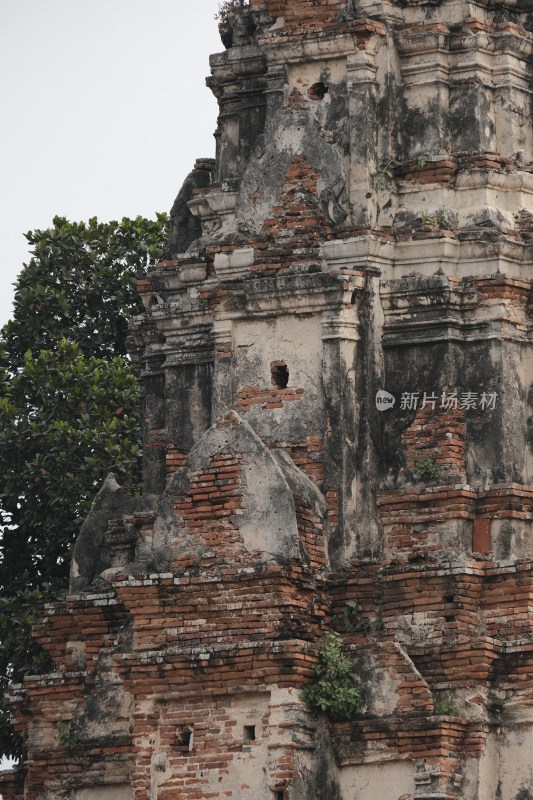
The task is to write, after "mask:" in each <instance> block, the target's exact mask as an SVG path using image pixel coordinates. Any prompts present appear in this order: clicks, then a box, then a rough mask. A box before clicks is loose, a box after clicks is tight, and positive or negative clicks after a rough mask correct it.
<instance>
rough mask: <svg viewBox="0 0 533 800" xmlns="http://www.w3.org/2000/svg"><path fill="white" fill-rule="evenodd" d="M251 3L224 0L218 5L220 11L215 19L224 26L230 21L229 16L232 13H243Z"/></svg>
mask: <svg viewBox="0 0 533 800" xmlns="http://www.w3.org/2000/svg"><path fill="white" fill-rule="evenodd" d="M248 5H249V3H248V2H247V0H223V2H222V3H219V4H218V11H217V13H216V14H215V19H218V21H219V22H220V23H221V24H222V25H224V24H225V23H226V22H227V21H228V15H229V14H231V12H232V11H241V10H242V9H243V8H247V7H248Z"/></svg>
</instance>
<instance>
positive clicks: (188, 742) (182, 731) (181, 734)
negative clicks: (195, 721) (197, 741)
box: [176, 728, 193, 750]
mask: <svg viewBox="0 0 533 800" xmlns="http://www.w3.org/2000/svg"><path fill="white" fill-rule="evenodd" d="M176 741H177V745H178V747H180V748H182V749H183V750H192V743H193V735H192V730H191V728H178V729H177V731H176Z"/></svg>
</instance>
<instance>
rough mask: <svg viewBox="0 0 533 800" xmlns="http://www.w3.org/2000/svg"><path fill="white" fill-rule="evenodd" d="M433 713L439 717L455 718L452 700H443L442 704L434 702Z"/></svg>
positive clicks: (455, 713)
mask: <svg viewBox="0 0 533 800" xmlns="http://www.w3.org/2000/svg"><path fill="white" fill-rule="evenodd" d="M433 713H434V714H437V715H438V716H441V717H455V716H457V709H456V707H455V704H454V702H453V700H449V699H448V700H443V701H442V702H435V708H434V709H433Z"/></svg>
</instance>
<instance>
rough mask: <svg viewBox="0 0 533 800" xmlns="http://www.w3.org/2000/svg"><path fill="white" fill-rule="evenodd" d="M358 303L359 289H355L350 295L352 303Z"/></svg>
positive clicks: (352, 304)
mask: <svg viewBox="0 0 533 800" xmlns="http://www.w3.org/2000/svg"><path fill="white" fill-rule="evenodd" d="M356 303H357V289H354V290H353V292H352V296H351V297H350V305H351V306H354V305H355V304H356Z"/></svg>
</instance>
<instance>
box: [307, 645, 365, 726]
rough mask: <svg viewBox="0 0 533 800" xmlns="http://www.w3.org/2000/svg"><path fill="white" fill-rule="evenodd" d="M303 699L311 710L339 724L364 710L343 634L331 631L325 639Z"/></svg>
mask: <svg viewBox="0 0 533 800" xmlns="http://www.w3.org/2000/svg"><path fill="white" fill-rule="evenodd" d="M303 696H304V699H305V700H306V702H307V703H309V705H310V706H312V707H313V708H318V709H320V711H323V712H324V713H325V714H327V716H329V717H330V718H331V719H332V720H336V721H339V722H340V721H343V720H348V719H351V718H352V717H353V716H354V714H357V713H358V712H359V711H360V710H361V708H362V707H363V701H362V699H361V691H360V689H359V687H358V686H357V683H356V680H355V678H354V675H353V665H352V662H351V660H350V658H349V657H348V656H347V655H346V654H345V653H344V652H343V650H342V641H341V637H340V634H338V633H336V632H334V631H329V632H328V633H327V634H326V635H325V636H324V640H323V644H322V647H321V650H320V655H319V663H318V664H317V666H316V667H315V679H314V681H313V683H310V684H309V685H308V686H305V687H304V689H303Z"/></svg>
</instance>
